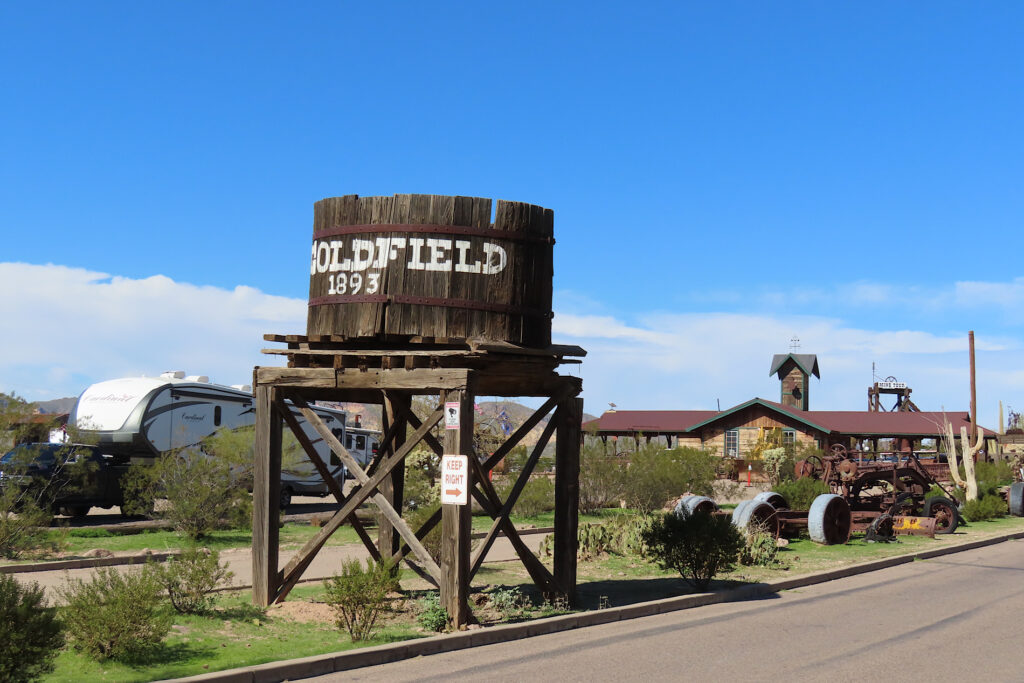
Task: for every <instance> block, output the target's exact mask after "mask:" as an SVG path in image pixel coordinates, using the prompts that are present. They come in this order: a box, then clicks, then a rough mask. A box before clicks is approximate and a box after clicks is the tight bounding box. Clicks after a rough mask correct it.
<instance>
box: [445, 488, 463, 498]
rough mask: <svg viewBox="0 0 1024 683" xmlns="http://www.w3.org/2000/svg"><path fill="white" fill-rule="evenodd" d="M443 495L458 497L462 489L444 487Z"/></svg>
mask: <svg viewBox="0 0 1024 683" xmlns="http://www.w3.org/2000/svg"><path fill="white" fill-rule="evenodd" d="M444 495H446V496H455V497H458V496H461V495H462V490H461V489H445V490H444Z"/></svg>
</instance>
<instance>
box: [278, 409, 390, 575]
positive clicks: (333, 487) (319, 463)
mask: <svg viewBox="0 0 1024 683" xmlns="http://www.w3.org/2000/svg"><path fill="white" fill-rule="evenodd" d="M274 404H275V406H276V407H277V411H278V412H279V413H280V414H281V416H282V417H283V418H284V421H285V423H287V425H288V428H289V429H291V430H292V434H294V435H295V438H296V440H298V442H299V445H301V446H302V449H303V450H304V451H306V455H307V456H308V457H309V460H310V462H312V463H313V466H314V467H316V470H317V472H319V473H320V477H321V478H322V479H323V480H324V483H325V484H326V485H327V488H328V490H329V491H330V492H331V493H332V494H333V495H334V498H335V499H336V500H337V501H338V504H339V505H344V504H345V493H344V492H343V491H342V488H341V486H340V485H339V484H338V482H337V480H336V479H335V478H334V477H333V476H331V472H330V470H329V469H328V467H327V465H326V463H324V461H323V459H322V458H321V457H320V454H319V453H317V452H316V447H315V446H314V445H313V442H312V441H310V440H309V437H308V436H306V432H305V430H304V429H302V425H300V424H299V421H298V420H297V419H296V417H295V415H293V414H292V411H291V407H290V406H288V405H287V404H286V403H285V402H284V400H283V399H282V398H281V396H280V394H278V395H277V396H276V397H275V398H274ZM348 522H349V523H350V524H351V525H352V528H353V529H355V531H356V534H358V536H359V538H360V539H361V540H362V541H363V545H365V546H366V549H367V550H368V551H369V552H370V556H371V557H372V558H373V559H374V560H380V552H378V551H377V546H376V545H374V543H373V539H371V538H370V535H369V534H367V533H366V529H365V528H364V527H363V523H362V522H360V521H359V518H358V517H356V514H355V513H354V512H353V513H352V514H351V515H349V517H348Z"/></svg>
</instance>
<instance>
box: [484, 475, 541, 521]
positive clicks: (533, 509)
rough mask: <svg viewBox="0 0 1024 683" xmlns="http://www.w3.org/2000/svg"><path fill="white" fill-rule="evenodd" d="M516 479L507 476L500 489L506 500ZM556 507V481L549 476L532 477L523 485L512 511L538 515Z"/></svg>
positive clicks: (518, 514) (499, 492) (503, 498)
mask: <svg viewBox="0 0 1024 683" xmlns="http://www.w3.org/2000/svg"><path fill="white" fill-rule="evenodd" d="M514 484H515V481H514V479H513V478H512V477H508V478H506V479H505V480H504V481H503V482H502V484H501V485H500V487H499V489H498V495H499V496H501V498H502V500H505V499H506V498H507V497H508V495H509V493H510V492H511V491H512V487H513V485H514ZM554 509H555V483H554V482H553V481H551V479H550V478H549V477H546V476H540V477H530V480H529V481H528V482H526V486H524V487H523V490H522V492H521V493H520V494H519V498H518V499H516V504H515V505H514V506H512V513H513V514H515V515H517V516H519V517H537V516H538V515H542V514H544V513H545V512H550V511H551V510H554Z"/></svg>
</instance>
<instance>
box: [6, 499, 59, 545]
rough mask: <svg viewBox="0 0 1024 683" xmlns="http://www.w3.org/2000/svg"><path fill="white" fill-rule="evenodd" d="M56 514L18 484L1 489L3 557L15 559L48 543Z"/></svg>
mask: <svg viewBox="0 0 1024 683" xmlns="http://www.w3.org/2000/svg"><path fill="white" fill-rule="evenodd" d="M52 519H53V515H52V514H51V513H50V512H49V511H48V510H45V509H43V508H41V507H39V505H38V504H37V503H36V501H35V499H34V498H32V497H31V496H27V495H25V494H24V493H23V492H21V491H19V490H18V489H17V488H16V487H10V488H2V489H0V556H2V557H4V558H6V559H16V558H19V557H21V556H22V555H24V554H25V553H27V552H30V551H33V550H37V549H39V548H41V547H43V546H45V545H46V544H47V542H48V533H47V532H48V527H49V526H50V522H51V520H52Z"/></svg>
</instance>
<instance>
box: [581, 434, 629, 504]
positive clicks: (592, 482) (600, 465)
mask: <svg viewBox="0 0 1024 683" xmlns="http://www.w3.org/2000/svg"><path fill="white" fill-rule="evenodd" d="M625 476H626V468H625V466H624V464H623V461H622V459H621V458H619V457H617V456H615V455H607V454H606V453H605V449H604V447H603V445H602V444H600V443H586V444H584V445H583V448H582V449H581V451H580V512H582V513H583V514H590V513H593V512H596V511H597V510H600V509H602V508H606V507H608V506H610V505H617V504H618V502H619V500H621V499H622V497H623V492H624V490H625Z"/></svg>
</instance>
